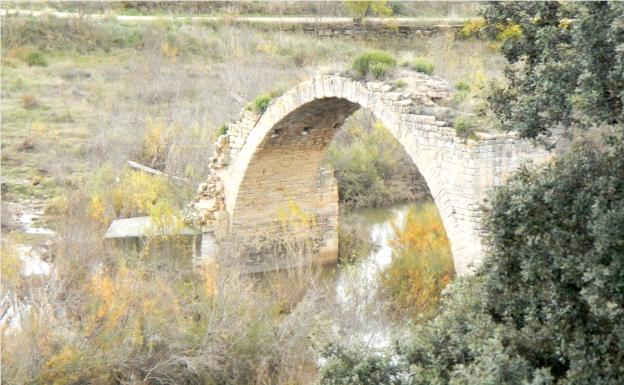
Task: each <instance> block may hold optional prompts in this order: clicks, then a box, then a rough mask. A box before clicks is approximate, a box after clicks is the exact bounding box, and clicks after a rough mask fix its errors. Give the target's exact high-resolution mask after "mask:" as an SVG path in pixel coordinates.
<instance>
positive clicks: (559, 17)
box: [484, 1, 624, 138]
mask: <svg viewBox="0 0 624 385" xmlns="http://www.w3.org/2000/svg"><path fill="white" fill-rule="evenodd" d="M484 17H485V19H486V21H487V24H488V29H489V31H490V35H492V36H496V38H497V40H499V41H500V42H501V44H502V47H501V51H502V53H503V55H504V56H505V58H506V59H507V60H508V62H509V64H508V66H507V68H506V70H505V75H506V77H507V79H508V85H507V86H506V87H504V88H502V87H498V88H497V89H495V90H494V92H493V95H492V96H491V98H490V105H491V107H492V109H493V111H494V112H495V113H496V115H497V116H498V118H499V119H500V122H501V124H502V126H503V128H505V129H507V130H516V131H518V132H519V133H520V134H521V135H522V136H524V137H528V138H536V137H540V136H542V135H549V134H550V133H551V131H552V129H553V128H557V127H561V128H564V129H566V130H570V129H573V128H580V129H587V128H588V127H591V126H592V125H595V124H600V123H606V124H610V125H614V124H621V123H622V122H623V121H624V3H621V2H559V1H551V2H539V1H538V2H515V1H510V2H497V3H493V4H490V5H489V6H488V7H486V8H485V11H484Z"/></svg>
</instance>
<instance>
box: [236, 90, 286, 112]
mask: <svg viewBox="0 0 624 385" xmlns="http://www.w3.org/2000/svg"><path fill="white" fill-rule="evenodd" d="M282 93H283V92H282V90H276V91H271V92H264V93H262V94H260V95H258V96H256V97H255V98H254V100H253V101H252V102H251V103H249V104H247V106H246V107H245V108H246V109H248V110H253V111H256V112H257V113H259V114H262V113H264V111H266V109H267V108H268V107H269V104H271V101H272V100H273V99H275V98H276V97H278V96H280V95H281V94H282Z"/></svg>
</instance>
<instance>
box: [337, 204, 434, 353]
mask: <svg viewBox="0 0 624 385" xmlns="http://www.w3.org/2000/svg"><path fill="white" fill-rule="evenodd" d="M421 204H423V203H421V202H418V203H410V204H407V205H401V206H395V207H391V208H381V209H366V210H358V211H355V212H352V213H350V214H348V215H349V216H351V218H349V220H350V221H354V220H355V221H359V222H360V223H361V224H363V225H365V226H366V227H367V229H368V233H369V235H370V239H371V241H372V243H373V245H374V247H373V248H372V250H371V251H370V252H369V254H368V255H365V256H362V257H360V258H359V259H357V260H356V261H355V262H353V263H349V264H340V265H338V266H336V267H335V268H334V269H332V270H331V271H330V273H329V274H327V276H326V278H327V281H326V284H327V287H328V290H330V292H331V293H330V297H332V298H333V301H332V306H334V308H333V309H332V311H331V312H330V313H331V318H332V327H333V329H334V330H333V331H334V333H336V334H337V335H338V336H340V339H341V340H343V342H346V343H347V344H350V343H357V344H360V345H363V346H367V347H371V348H384V347H388V346H390V345H391V343H392V341H393V340H394V339H395V338H396V337H398V335H399V334H400V333H401V332H402V330H403V329H404V328H400V327H399V326H400V325H399V324H400V322H399V323H397V322H396V321H395V322H392V321H390V320H389V319H388V317H387V316H386V314H385V312H384V309H383V305H382V304H383V301H382V300H380V298H379V280H380V273H381V271H382V270H383V269H384V267H386V266H387V265H388V264H390V262H391V261H392V248H391V246H390V244H389V241H390V240H392V239H393V236H394V231H393V223H394V224H395V225H396V226H399V227H403V226H404V221H405V216H406V215H405V214H406V213H407V211H408V210H409V209H410V208H416V207H418V206H419V205H421Z"/></svg>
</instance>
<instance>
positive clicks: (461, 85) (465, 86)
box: [455, 80, 470, 92]
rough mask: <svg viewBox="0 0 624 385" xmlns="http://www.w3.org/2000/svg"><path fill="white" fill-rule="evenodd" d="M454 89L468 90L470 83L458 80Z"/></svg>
mask: <svg viewBox="0 0 624 385" xmlns="http://www.w3.org/2000/svg"><path fill="white" fill-rule="evenodd" d="M455 89H456V90H457V91H465V92H469V91H470V84H468V83H466V82H465V81H463V80H460V81H458V82H457V83H455Z"/></svg>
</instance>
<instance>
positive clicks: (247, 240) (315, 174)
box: [230, 97, 455, 262]
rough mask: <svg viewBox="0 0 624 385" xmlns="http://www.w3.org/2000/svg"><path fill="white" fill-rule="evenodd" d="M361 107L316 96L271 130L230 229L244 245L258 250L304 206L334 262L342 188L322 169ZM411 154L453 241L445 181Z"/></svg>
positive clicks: (250, 168) (249, 171)
mask: <svg viewBox="0 0 624 385" xmlns="http://www.w3.org/2000/svg"><path fill="white" fill-rule="evenodd" d="M360 107H361V106H360V104H359V103H355V102H352V101H349V100H347V99H345V98H340V97H325V98H319V99H314V100H313V101H310V102H307V103H304V104H302V105H301V106H299V107H298V108H296V109H294V110H293V111H291V112H289V113H288V114H286V115H285V116H284V117H283V118H281V119H280V120H279V121H277V123H275V124H274V125H273V126H272V127H270V128H269V129H268V130H267V131H266V134H265V135H264V136H263V138H262V140H261V141H260V143H259V145H257V146H256V148H255V151H254V152H253V155H252V156H251V158H250V160H249V162H248V163H247V167H246V169H245V171H244V176H243V178H242V181H241V183H240V185H239V187H238V194H237V197H236V200H235V205H234V208H233V210H232V212H231V218H230V228H231V230H230V232H231V234H233V235H234V236H235V237H237V239H238V241H237V242H238V244H239V245H242V244H244V247H245V248H247V249H248V250H250V251H251V250H254V248H256V247H257V245H258V244H259V243H261V242H262V241H263V240H266V239H263V238H267V237H269V234H274V233H276V232H278V231H280V229H281V230H283V229H284V226H283V218H284V217H283V216H284V213H286V214H290V215H294V216H296V215H297V213H296V212H293V211H297V210H301V212H304V213H308V214H312V215H313V216H314V229H313V230H314V231H313V233H314V234H315V236H316V237H318V241H319V243H320V244H321V245H325V246H323V247H322V250H321V252H322V253H324V254H323V255H322V256H321V259H322V262H333V261H335V259H336V258H337V252H338V249H337V242H338V239H337V226H338V210H339V208H338V189H337V184H336V181H335V178H334V176H333V173H328V172H326V171H324V170H322V168H321V167H322V164H323V160H324V158H325V152H326V150H327V148H328V146H329V145H330V143H331V141H332V140H333V138H334V136H335V134H336V133H337V131H338V130H339V129H340V127H341V126H342V125H343V123H344V122H345V120H346V119H347V118H348V117H349V116H351V115H352V114H353V113H354V112H355V111H356V110H358V109H359V108H360ZM373 113H374V114H375V111H373ZM376 116H377V115H376ZM382 122H383V120H382ZM384 124H387V123H386V122H384ZM386 127H387V128H388V129H389V130H390V132H391V133H392V134H393V135H394V136H395V138H396V139H398V141H399V143H401V144H402V145H403V146H404V148H405V147H406V145H411V146H412V147H413V144H412V143H406V142H405V141H406V140H410V139H413V138H412V137H411V136H410V135H404V134H405V132H404V130H402V128H401V127H392V126H391V127H388V126H386ZM399 132H401V133H402V134H403V135H400V134H398V133H399ZM406 138H407V139H406ZM408 155H409V156H410V158H411V159H412V160H413V161H414V163H415V165H416V167H417V168H418V170H419V171H420V172H421V173H422V174H423V176H424V179H425V181H426V182H427V185H428V187H429V189H430V191H431V194H432V196H433V198H434V201H435V202H436V204H437V205H438V210H439V211H440V216H441V217H442V220H443V223H444V225H445V228H446V229H447V234H448V235H449V238H451V244H453V239H452V230H451V231H449V230H450V228H453V229H454V228H455V223H454V220H453V218H452V207H449V206H448V203H449V202H448V197H447V196H446V195H445V194H444V192H443V184H442V183H437V182H438V181H432V180H430V179H431V178H435V176H436V172H438V170H433V169H432V170H427V169H423V168H421V166H422V165H421V164H418V163H419V162H418V161H417V159H418V158H417V157H415V156H414V154H411V153H410V152H408ZM290 228H291V229H292V227H290ZM292 231H297V230H296V229H295V230H292ZM269 242H270V240H269ZM328 245H329V246H328ZM257 254H258V255H261V254H262V253H261V252H258V253H257Z"/></svg>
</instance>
